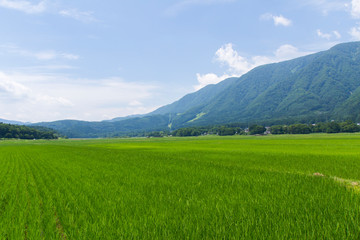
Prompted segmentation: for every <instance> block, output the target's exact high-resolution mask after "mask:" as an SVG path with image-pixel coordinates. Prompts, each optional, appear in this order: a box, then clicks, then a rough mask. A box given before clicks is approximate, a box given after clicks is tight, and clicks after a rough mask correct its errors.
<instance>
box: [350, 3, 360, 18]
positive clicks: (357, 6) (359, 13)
mask: <svg viewBox="0 0 360 240" xmlns="http://www.w3.org/2000/svg"><path fill="white" fill-rule="evenodd" d="M351 16H352V17H353V18H360V0H352V1H351Z"/></svg>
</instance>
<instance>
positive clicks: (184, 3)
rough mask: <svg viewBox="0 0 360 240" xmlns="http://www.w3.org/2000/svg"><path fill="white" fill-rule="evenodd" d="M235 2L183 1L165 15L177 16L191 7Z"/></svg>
mask: <svg viewBox="0 0 360 240" xmlns="http://www.w3.org/2000/svg"><path fill="white" fill-rule="evenodd" d="M234 1H235V0H182V1H179V2H177V3H175V4H173V5H172V6H170V7H169V8H167V9H166V11H165V14H166V15H168V16H176V15H178V14H179V13H180V12H181V11H183V10H184V9H186V8H189V7H191V6H196V5H213V4H221V3H229V2H234Z"/></svg>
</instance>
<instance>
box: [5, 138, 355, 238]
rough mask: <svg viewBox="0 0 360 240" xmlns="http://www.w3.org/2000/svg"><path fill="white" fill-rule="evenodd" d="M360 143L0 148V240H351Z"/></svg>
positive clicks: (119, 142)
mask: <svg viewBox="0 0 360 240" xmlns="http://www.w3.org/2000/svg"><path fill="white" fill-rule="evenodd" d="M359 140H360V135H359V134H330V135H329V134H311V135H278V136H274V135H273V136H258V137H256V136H235V137H216V136H207V137H200V138H161V139H158V138H153V139H147V138H143V139H139V138H137V139H104V140H82V141H79V140H57V141H43V140H39V141H25V140H23V141H19V140H17V141H15V140H9V141H2V142H0V186H1V187H0V239H357V238H358V237H359V236H360V208H359V206H360V188H359V184H360V182H359V180H360V171H359V168H360V141H359Z"/></svg>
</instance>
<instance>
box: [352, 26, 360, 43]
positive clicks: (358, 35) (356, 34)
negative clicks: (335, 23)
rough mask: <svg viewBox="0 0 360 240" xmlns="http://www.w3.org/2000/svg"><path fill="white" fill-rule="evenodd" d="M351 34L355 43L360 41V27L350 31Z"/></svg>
mask: <svg viewBox="0 0 360 240" xmlns="http://www.w3.org/2000/svg"><path fill="white" fill-rule="evenodd" d="M349 34H350V36H351V38H352V40H354V41H359V40H360V26H356V27H353V28H351V29H350V31H349Z"/></svg>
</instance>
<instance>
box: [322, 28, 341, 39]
mask: <svg viewBox="0 0 360 240" xmlns="http://www.w3.org/2000/svg"><path fill="white" fill-rule="evenodd" d="M316 34H317V35H318V37H320V38H324V39H327V40H330V39H331V38H332V37H335V38H336V39H340V38H341V34H340V33H339V32H338V31H332V32H331V33H323V32H322V31H321V30H320V29H317V30H316Z"/></svg>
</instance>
